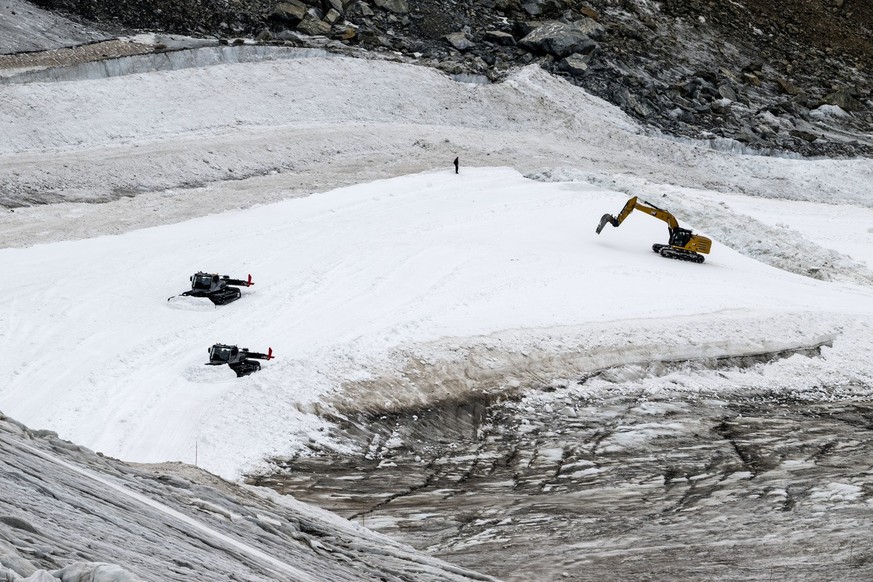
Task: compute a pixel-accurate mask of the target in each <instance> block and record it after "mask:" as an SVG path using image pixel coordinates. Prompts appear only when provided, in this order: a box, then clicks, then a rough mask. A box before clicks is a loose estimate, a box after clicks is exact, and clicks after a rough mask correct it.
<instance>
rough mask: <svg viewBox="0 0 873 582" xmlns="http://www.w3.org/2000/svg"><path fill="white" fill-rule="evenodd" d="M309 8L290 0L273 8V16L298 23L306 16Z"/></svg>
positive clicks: (297, 0) (296, 0)
mask: <svg viewBox="0 0 873 582" xmlns="http://www.w3.org/2000/svg"><path fill="white" fill-rule="evenodd" d="M306 10H307V7H306V5H305V4H304V3H303V2H300V1H299V0H289V1H288V2H280V3H279V4H276V7H275V8H273V14H272V16H273V17H274V18H277V19H279V20H285V21H287V22H293V23H295V24H296V23H298V22H300V21H301V20H303V17H304V16H306Z"/></svg>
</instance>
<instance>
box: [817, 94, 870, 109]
mask: <svg viewBox="0 0 873 582" xmlns="http://www.w3.org/2000/svg"><path fill="white" fill-rule="evenodd" d="M824 100H825V102H826V103H828V104H830V105H836V106H837V107H839V108H840V109H843V110H844V111H858V110H860V109H863V105H861V102H860V101H858V100H857V99H855V97H853V96H852V92H851V91H849V90H848V89H840V90H839V91H834V92H833V93H831V94H829V95H827V96H825V98H824Z"/></svg>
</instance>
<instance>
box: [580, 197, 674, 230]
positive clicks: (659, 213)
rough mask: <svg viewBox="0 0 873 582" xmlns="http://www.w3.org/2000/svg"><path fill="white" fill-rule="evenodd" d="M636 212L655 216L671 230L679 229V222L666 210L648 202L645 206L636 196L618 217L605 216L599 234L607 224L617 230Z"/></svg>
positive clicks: (601, 220) (601, 221)
mask: <svg viewBox="0 0 873 582" xmlns="http://www.w3.org/2000/svg"><path fill="white" fill-rule="evenodd" d="M634 210H639V211H641V212H645V213H646V214H649V215H651V216H654V217H655V218H657V219H659V220H663V221H664V222H666V223H667V227H668V228H669V229H670V230H673V229H674V228H679V222H678V221H677V220H676V217H675V216H673V215H672V214H670V213H669V212H667V211H666V210H663V209H661V208H658V207H657V206H655V205H654V204H652V203H651V202H646V203H645V204H643V203H642V202H639V201H638V200H637V197H636V196H634V197H633V198H631V199H630V200H628V201H627V203H626V204H625V205H624V208H622V209H621V212H619V213H618V216H613V215H611V214H604V215H603V217H602V218H601V219H600V224H599V225H598V226H597V234H600V231H601V230H603V227H604V226H606V225H607V223H609V224H611V225H612V226H614V227H616V228H617V227H618V226H619V225H620V224H621V223H622V222H624V219H625V218H627V217H628V215H630V213H631V212H633V211H634Z"/></svg>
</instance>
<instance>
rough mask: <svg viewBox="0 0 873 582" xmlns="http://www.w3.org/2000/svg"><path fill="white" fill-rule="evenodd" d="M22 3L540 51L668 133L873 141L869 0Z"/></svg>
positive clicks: (506, 53)
mask: <svg viewBox="0 0 873 582" xmlns="http://www.w3.org/2000/svg"><path fill="white" fill-rule="evenodd" d="M36 3H37V4H39V5H41V6H44V7H47V8H51V9H59V10H64V11H67V12H69V13H72V14H74V15H77V16H78V17H80V18H84V19H88V20H90V21H92V22H99V23H100V24H102V25H103V26H104V27H109V28H112V27H122V28H135V29H150V30H161V31H167V32H176V33H186V34H193V35H202V36H217V37H219V38H220V39H222V41H232V40H233V39H234V38H236V37H239V36H249V35H250V36H255V37H257V38H258V39H259V40H260V41H261V42H266V43H281V44H295V45H306V44H312V43H313V42H316V43H317V42H320V43H321V44H322V45H324V43H325V41H324V38H325V37H328V38H330V39H332V40H333V43H330V42H329V43H327V44H328V46H330V45H331V44H333V45H334V46H337V47H338V46H339V43H342V44H344V45H352V46H360V47H363V48H366V49H368V50H371V51H381V52H391V53H393V54H398V55H402V56H403V57H405V58H408V59H411V60H414V61H416V62H419V63H421V64H425V65H429V66H434V67H437V68H440V69H442V70H444V71H446V72H448V73H451V74H474V75H482V76H483V78H484V77H487V78H488V79H491V80H497V79H500V78H502V77H503V76H504V75H505V73H506V72H507V71H508V70H509V69H510V68H512V67H515V66H517V65H520V64H529V63H532V62H538V63H540V64H541V65H542V66H543V67H544V68H546V69H548V70H549V71H551V72H553V73H554V74H556V75H561V76H564V77H566V78H567V79H568V80H570V81H571V82H573V83H575V84H577V85H580V86H582V87H585V88H586V89H587V90H589V91H591V92H592V93H594V94H596V95H598V96H600V97H603V98H605V99H607V100H608V101H611V102H613V103H616V104H618V105H619V106H621V107H622V109H624V110H625V111H626V112H628V113H630V114H631V115H633V116H634V117H636V118H638V119H640V120H642V121H643V122H644V123H645V124H646V125H647V126H648V127H651V128H653V129H654V130H658V131H662V132H664V133H667V134H671V135H676V136H684V137H689V138H694V139H711V140H718V139H719V138H730V139H731V140H736V141H737V142H740V143H742V144H745V145H747V146H749V147H751V148H753V149H757V150H763V151H788V152H797V153H799V154H801V155H806V156H817V155H828V156H832V155H837V156H839V155H848V156H853V155H871V153H873V137H871V133H873V132H871V129H873V80H871V79H873V70H871V62H873V41H871V38H873V6H871V5H870V4H869V3H867V2H863V1H862V0H788V1H787V2H777V1H776V0H738V1H735V2H711V1H703V0H663V1H661V2H653V1H651V0H588V1H587V2H575V1H573V0H288V1H285V2H275V1H274V0H186V1H183V2H175V1H170V0H145V1H142V2H133V1H132V0H121V1H118V2H116V1H112V0H36ZM313 37H315V40H313ZM318 39H320V41H319V40H318ZM735 145H736V144H735Z"/></svg>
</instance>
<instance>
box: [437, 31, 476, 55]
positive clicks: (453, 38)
mask: <svg viewBox="0 0 873 582" xmlns="http://www.w3.org/2000/svg"><path fill="white" fill-rule="evenodd" d="M443 38H444V39H446V41H448V43H449V44H450V45H452V46H453V47H455V48H456V49H458V50H459V51H465V50H467V49H469V48H472V47H474V46H476V45H475V43H473V42H471V41H470V39H468V38H467V35H466V34H464V33H463V32H453V33H451V34H447V35H445V36H444V37H443Z"/></svg>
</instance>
